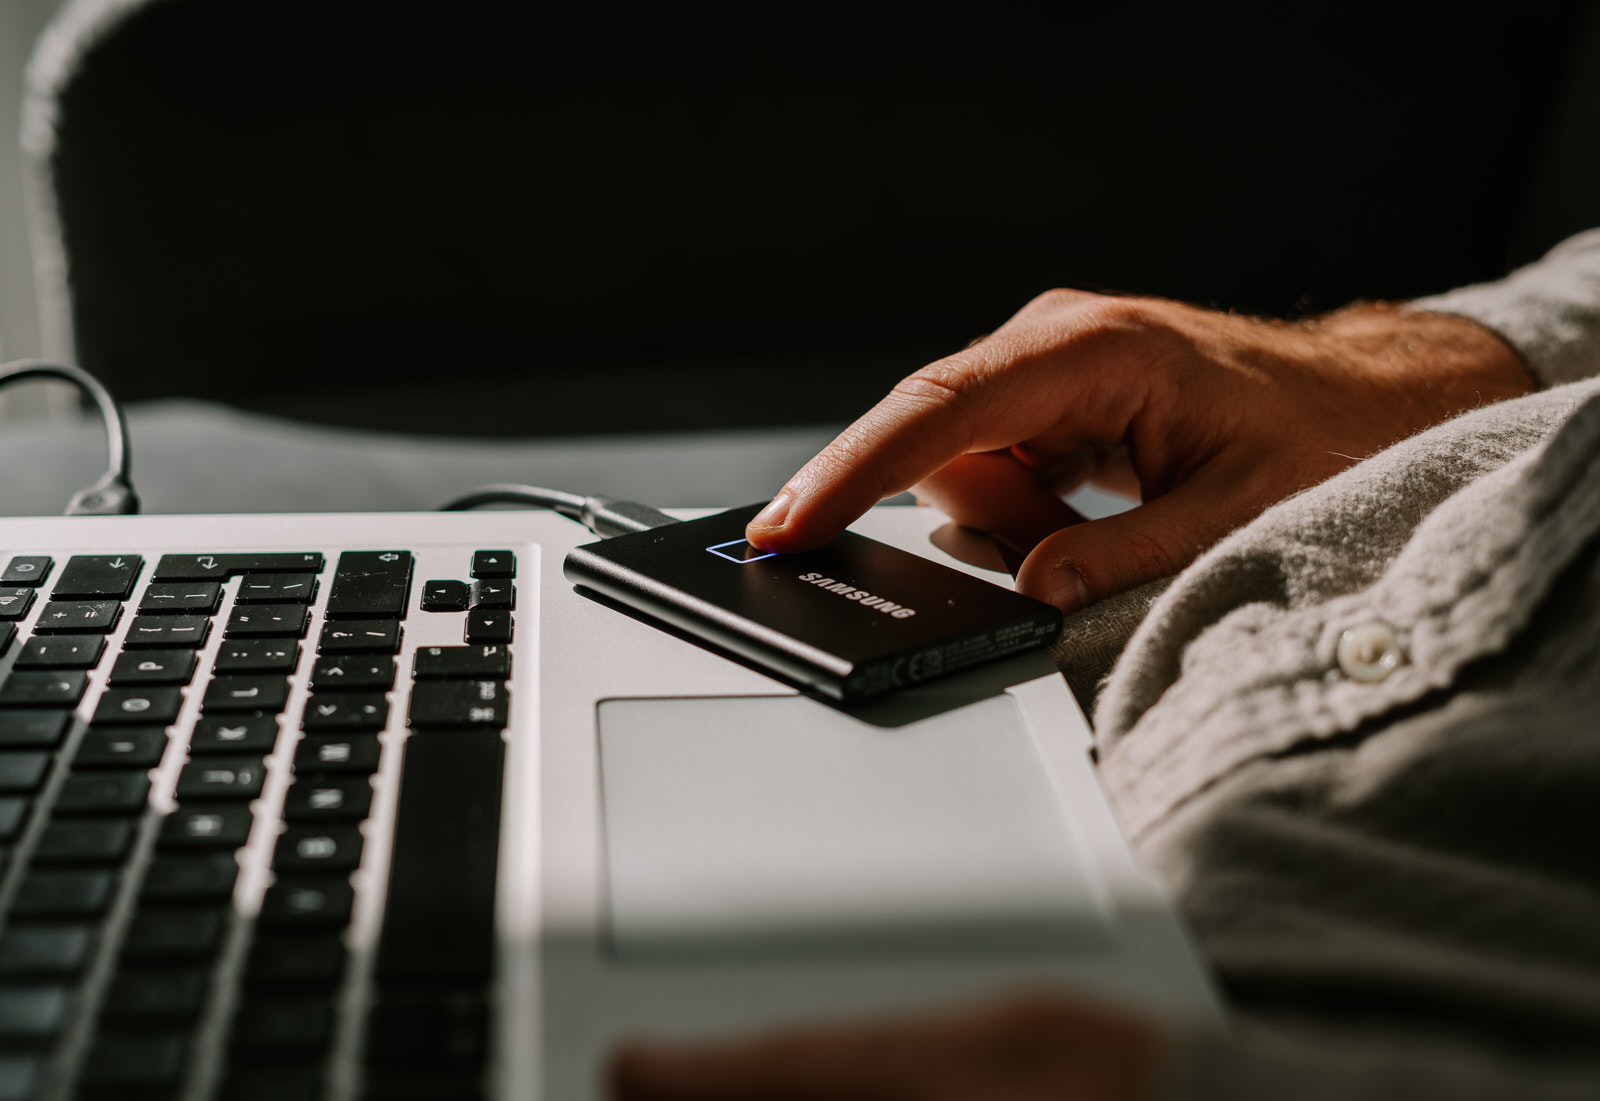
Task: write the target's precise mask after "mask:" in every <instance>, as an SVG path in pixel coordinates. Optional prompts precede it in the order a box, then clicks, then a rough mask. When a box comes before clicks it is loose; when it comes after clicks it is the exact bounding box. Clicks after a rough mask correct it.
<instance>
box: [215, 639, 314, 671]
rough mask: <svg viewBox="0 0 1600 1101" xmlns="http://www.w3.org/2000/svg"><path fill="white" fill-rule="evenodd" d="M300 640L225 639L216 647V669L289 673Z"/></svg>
mask: <svg viewBox="0 0 1600 1101" xmlns="http://www.w3.org/2000/svg"><path fill="white" fill-rule="evenodd" d="M299 663H300V644H299V643H298V642H292V641H287V640H285V639H281V638H240V639H227V640H226V641H224V642H223V644H222V649H220V650H218V651H217V672H219V673H292V672H294V668H295V666H296V665H298V664H299Z"/></svg>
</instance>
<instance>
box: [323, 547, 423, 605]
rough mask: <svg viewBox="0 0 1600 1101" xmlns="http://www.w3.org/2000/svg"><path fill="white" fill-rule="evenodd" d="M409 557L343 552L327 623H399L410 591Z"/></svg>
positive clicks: (330, 595) (393, 553)
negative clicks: (382, 619) (342, 621)
mask: <svg viewBox="0 0 1600 1101" xmlns="http://www.w3.org/2000/svg"><path fill="white" fill-rule="evenodd" d="M411 566H412V561H411V555H410V553H409V552H406V551H346V552H345V553H343V554H341V555H340V556H339V566H338V568H337V569H335V570H334V573H333V586H332V588H331V589H330V590H329V592H328V607H327V614H328V617H329V618H330V619H379V618H386V619H387V618H393V619H398V618H400V617H402V616H404V615H405V614H406V597H407V595H408V594H409V593H410V590H411Z"/></svg>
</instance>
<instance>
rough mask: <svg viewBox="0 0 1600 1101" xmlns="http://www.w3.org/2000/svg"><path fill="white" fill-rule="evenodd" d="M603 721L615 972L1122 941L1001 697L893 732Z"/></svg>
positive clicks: (724, 720)
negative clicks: (634, 964) (665, 964)
mask: <svg viewBox="0 0 1600 1101" xmlns="http://www.w3.org/2000/svg"><path fill="white" fill-rule="evenodd" d="M599 719H600V757H601V773H602V784H603V799H604V821H605V838H606V856H607V869H606V874H607V883H608V886H609V891H610V899H609V901H610V907H609V932H610V937H611V944H612V949H613V952H614V954H615V956H616V958H618V959H619V960H621V961H646V960H651V961H704V960H712V959H718V958H744V959H750V958H757V959H760V958H770V959H781V958H784V957H791V956H801V957H813V958H814V957H817V956H828V955H855V954H861V953H869V952H870V953H880V952H894V953H907V952H915V953H936V954H941V955H943V954H952V953H956V954H960V953H968V952H997V951H998V952H1013V951H1020V952H1038V951H1061V950H1069V951H1093V950H1095V949H1096V948H1099V947H1104V946H1107V945H1109V944H1110V943H1111V941H1112V938H1113V937H1114V936H1115V934H1114V932H1113V930H1112V927H1111V924H1110V922H1109V920H1108V915H1107V913H1106V910H1105V902H1104V900H1103V894H1102V892H1101V891H1100V890H1099V889H1098V888H1097V886H1096V884H1095V882H1094V879H1093V872H1092V871H1091V869H1090V867H1089V865H1088V864H1087V863H1086V862H1085V860H1084V858H1083V856H1082V854H1081V853H1080V851H1079V848H1078V846H1077V844H1076V843H1075V841H1074V839H1073V837H1072V834H1071V830H1070V828H1069V826H1068V824H1067V821H1066V818H1065V816H1064V815H1063V813H1062V809H1061V806H1060V804H1059V802H1058V798H1057V795H1056V793H1055V791H1054V789H1053V788H1052V786H1051V785H1050V783H1049V781H1048V779H1047V777H1046V775H1045V773H1044V769H1043V765H1042V763H1041V761H1040V759H1039V756H1038V754H1037V752H1036V750H1035V748H1034V745H1033V741H1032V739H1031V738H1030V736H1029V733H1028V730H1027V727H1026V725H1025V723H1024V721H1023V718H1022V716H1021V714H1020V713H1019V711H1018V710H1017V707H1016V704H1015V703H1014V702H1013V701H1012V699H1011V697H1010V696H1008V695H1005V694H1003V693H1001V694H997V695H992V696H990V697H988V698H986V699H982V700H979V701H977V702H972V703H968V704H966V705H965V706H962V707H958V708H956V709H954V710H950V711H945V712H942V713H938V714H934V715H931V716H929V717H925V718H922V719H919V720H917V721H915V722H912V723H909V724H907V725H904V726H899V727H894V728H885V727H882V726H878V725H873V724H870V723H867V722H864V721H862V720H860V719H858V718H854V717H852V716H851V715H850V714H848V713H847V712H844V711H840V710H838V709H836V708H832V707H828V706H826V705H823V704H820V703H818V702H816V701H814V700H810V699H807V698H805V697H802V696H773V697H740V698H670V699H615V700H607V701H605V702H603V703H602V704H601V705H600V714H599Z"/></svg>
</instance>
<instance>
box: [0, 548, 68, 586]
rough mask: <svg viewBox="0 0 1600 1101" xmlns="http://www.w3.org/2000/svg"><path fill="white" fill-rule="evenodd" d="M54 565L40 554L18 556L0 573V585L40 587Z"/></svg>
mask: <svg viewBox="0 0 1600 1101" xmlns="http://www.w3.org/2000/svg"><path fill="white" fill-rule="evenodd" d="M54 565H55V563H54V562H52V561H50V559H49V558H48V557H47V556H45V555H42V554H19V555H17V556H16V557H15V558H13V559H12V560H11V561H10V562H8V563H7V564H6V568H5V570H4V571H0V585H33V586H36V585H42V584H44V579H45V578H47V577H49V576H50V568H51V567H52V566H54Z"/></svg>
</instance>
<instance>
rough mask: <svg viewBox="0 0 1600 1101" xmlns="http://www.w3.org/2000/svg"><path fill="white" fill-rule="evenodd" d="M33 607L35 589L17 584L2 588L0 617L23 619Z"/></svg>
mask: <svg viewBox="0 0 1600 1101" xmlns="http://www.w3.org/2000/svg"><path fill="white" fill-rule="evenodd" d="M31 607H33V590H32V589H23V588H18V587H16V586H10V585H8V586H5V587H4V588H0V619H21V618H22V617H23V616H25V615H27V614H28V609H29V608H31Z"/></svg>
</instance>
